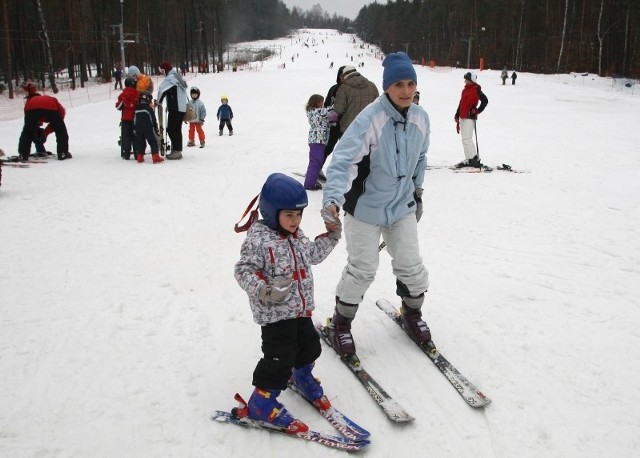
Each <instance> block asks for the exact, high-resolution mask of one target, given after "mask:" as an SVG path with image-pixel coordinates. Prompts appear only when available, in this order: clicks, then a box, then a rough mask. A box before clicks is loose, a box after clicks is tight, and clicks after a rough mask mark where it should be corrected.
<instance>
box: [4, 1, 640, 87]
mask: <svg viewBox="0 0 640 458" xmlns="http://www.w3.org/2000/svg"><path fill="white" fill-rule="evenodd" d="M0 1H1V2H2V10H1V11H0V13H1V15H2V20H1V21H0V27H1V28H2V31H0V40H1V41H2V44H1V45H0V92H3V91H4V90H5V89H6V88H8V89H9V92H10V96H11V97H13V88H14V87H15V86H16V85H18V84H20V82H21V81H24V80H26V79H32V80H34V81H39V82H40V84H41V85H45V84H47V85H50V86H51V87H52V89H53V91H54V92H56V78H61V77H62V76H63V75H64V78H67V79H68V80H70V81H71V85H72V87H74V88H75V85H76V84H80V85H83V84H84V83H85V82H87V81H90V80H93V81H109V80H110V79H111V75H112V71H113V69H114V68H115V67H116V66H124V67H126V66H129V65H137V66H138V67H139V68H140V69H141V71H143V72H145V73H149V74H155V73H157V66H158V64H159V62H161V61H164V60H167V61H170V62H172V63H173V65H174V66H178V65H187V66H188V67H189V68H190V69H191V70H193V69H194V68H196V69H198V71H202V72H208V71H223V70H225V69H226V68H228V65H229V52H228V51H229V49H230V48H231V47H233V45H234V44H235V43H239V42H246V41H254V40H259V39H265V40H268V39H272V38H275V37H281V36H286V35H288V34H289V33H290V31H291V30H292V29H298V28H303V27H308V28H331V29H337V30H340V31H342V32H354V33H356V34H358V35H359V36H360V38H362V39H363V40H365V41H367V42H369V43H373V44H377V45H378V46H380V48H381V49H382V50H383V51H384V52H391V51H397V50H404V51H406V52H407V53H408V54H409V55H410V56H411V57H412V58H413V59H414V60H415V61H416V62H418V63H425V62H427V63H430V64H431V65H447V66H453V65H459V66H465V67H468V68H478V67H484V68H502V67H505V66H506V67H508V68H510V69H515V70H518V71H528V72H536V73H560V72H590V73H597V74H599V75H602V76H607V75H609V76H613V75H624V76H628V77H637V76H638V75H639V74H640V64H639V62H638V55H637V49H638V45H639V44H640V43H639V39H640V37H639V31H640V2H638V1H637V0H396V1H393V0H389V1H388V2H384V0H378V1H377V2H374V3H371V4H369V5H367V6H365V7H363V8H362V9H361V10H360V12H359V14H358V16H357V18H356V19H355V20H354V21H351V20H349V19H347V18H344V17H340V16H337V15H332V16H331V15H329V14H328V13H327V12H325V11H323V9H322V6H321V4H320V3H318V4H316V5H314V6H313V7H312V8H311V9H310V10H308V11H303V10H301V9H300V8H297V7H294V8H292V9H289V8H288V7H287V6H286V5H285V4H284V3H283V2H282V1H281V0H181V1H177V0H83V1H74V0H25V1H12V0H0Z"/></svg>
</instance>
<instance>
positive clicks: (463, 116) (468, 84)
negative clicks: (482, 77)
mask: <svg viewBox="0 0 640 458" xmlns="http://www.w3.org/2000/svg"><path fill="white" fill-rule="evenodd" d="M477 80H478V77H477V76H476V74H475V73H471V72H467V73H465V75H464V89H463V90H462V95H461V96H460V103H459V104H458V109H457V110H456V114H455V116H454V119H455V121H456V131H457V132H458V133H459V134H460V137H461V138H462V147H463V148H464V157H465V160H464V161H462V162H460V163H459V164H456V166H455V167H456V168H458V169H461V168H464V167H477V168H482V163H481V162H480V157H479V155H478V149H477V148H476V146H475V144H474V143H473V132H474V131H475V128H476V119H477V118H478V115H479V114H480V113H482V112H483V111H484V109H485V108H486V106H487V104H488V103H489V99H487V96H486V95H484V93H483V92H482V88H481V87H480V85H479V84H478V83H477ZM478 102H480V106H478Z"/></svg>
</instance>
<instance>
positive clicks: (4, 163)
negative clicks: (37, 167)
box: [0, 161, 29, 169]
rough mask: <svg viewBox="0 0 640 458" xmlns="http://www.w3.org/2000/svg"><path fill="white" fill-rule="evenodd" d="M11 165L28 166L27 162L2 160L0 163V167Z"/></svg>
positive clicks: (19, 167)
mask: <svg viewBox="0 0 640 458" xmlns="http://www.w3.org/2000/svg"><path fill="white" fill-rule="evenodd" d="M5 166H6V167H13V168H16V169H28V168H29V164H27V163H26V162H4V161H3V162H2V163H1V164H0V167H5Z"/></svg>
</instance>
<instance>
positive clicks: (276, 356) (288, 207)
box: [235, 173, 342, 432]
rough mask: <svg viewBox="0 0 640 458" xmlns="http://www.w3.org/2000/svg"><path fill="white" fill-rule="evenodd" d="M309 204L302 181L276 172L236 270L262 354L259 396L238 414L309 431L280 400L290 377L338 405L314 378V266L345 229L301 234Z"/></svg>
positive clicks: (319, 402)
mask: <svg viewBox="0 0 640 458" xmlns="http://www.w3.org/2000/svg"><path fill="white" fill-rule="evenodd" d="M307 203H308V201H307V193H306V191H305V189H304V187H303V186H302V185H301V184H300V183H299V182H298V181H296V180H294V179H293V178H291V177H288V176H286V175H283V174H281V173H274V174H272V175H270V176H269V177H268V178H267V181H266V182H265V183H264V185H263V187H262V191H261V192H260V200H259V205H258V208H259V210H260V214H261V215H262V218H263V219H262V220H258V221H256V222H255V223H253V224H251V226H250V228H249V230H248V233H247V237H246V239H245V240H244V242H243V243H242V248H241V250H240V260H239V261H238V262H237V263H236V265H235V278H236V280H237V281H238V284H239V285H240V287H242V289H244V290H245V291H246V292H247V295H248V296H249V303H250V305H251V311H252V313H253V319H254V321H255V322H256V323H257V324H259V325H260V326H261V332H262V352H263V357H262V359H260V361H259V362H258V364H257V365H256V368H255V370H254V371H253V382H252V384H253V386H254V387H255V389H254V391H253V394H252V395H251V398H250V399H249V402H248V404H247V405H246V406H244V407H242V408H241V409H239V410H238V412H239V415H241V416H248V417H249V418H252V419H254V420H260V421H264V422H268V423H271V424H274V425H277V426H279V427H284V428H287V429H288V430H289V431H290V432H303V431H307V430H308V427H307V425H305V424H304V423H302V422H301V421H300V420H296V419H294V418H293V417H292V416H291V414H289V412H287V410H286V409H285V408H284V407H283V405H282V404H281V403H280V402H278V399H277V398H278V396H279V395H280V391H281V390H284V389H285V388H286V387H287V383H288V382H289V380H290V379H291V380H292V381H293V383H294V384H295V385H296V387H297V388H298V389H300V390H301V391H302V393H304V395H305V396H306V397H307V398H308V399H309V400H311V401H312V402H313V403H314V404H315V405H316V406H318V407H319V408H321V409H328V408H330V407H331V404H330V403H329V400H328V399H327V398H326V396H324V392H323V390H322V387H321V386H320V384H319V382H318V381H317V380H316V379H315V377H314V376H313V374H312V373H311V370H312V369H313V365H314V361H315V360H316V359H317V358H318V357H319V356H320V353H321V347H320V338H319V337H318V333H317V332H316V330H315V327H314V325H313V321H312V320H311V314H312V311H313V309H314V308H315V306H314V294H313V275H312V273H311V266H312V265H315V264H319V263H320V262H322V261H324V260H325V259H326V257H327V256H328V255H329V253H331V251H332V250H333V248H334V247H335V246H336V245H337V244H338V240H339V239H340V237H341V235H342V224H341V223H340V221H339V220H334V221H332V222H326V223H325V227H326V228H327V232H326V233H323V234H321V235H319V236H318V237H316V238H315V240H310V239H308V238H307V237H306V236H305V234H304V232H302V229H300V222H301V220H302V211H303V209H304V208H305V207H306V206H307ZM254 214H255V211H254ZM236 230H237V231H238V229H236Z"/></svg>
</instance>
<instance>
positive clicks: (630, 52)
mask: <svg viewBox="0 0 640 458" xmlns="http://www.w3.org/2000/svg"><path fill="white" fill-rule="evenodd" d="M355 27H356V30H357V31H358V33H359V35H361V37H362V38H363V39H365V40H366V41H368V42H370V43H374V44H378V45H379V46H380V47H381V48H382V49H383V51H385V52H389V51H392V50H393V51H396V50H404V51H407V53H408V54H409V55H410V56H412V58H413V59H416V60H422V59H423V58H424V59H425V60H426V61H427V62H428V61H435V62H436V63H437V64H438V65H456V64H457V63H460V65H462V66H465V67H470V68H478V67H479V65H480V60H481V59H482V61H483V63H484V66H485V68H494V69H497V68H503V67H505V66H506V67H508V68H511V69H515V70H518V71H529V72H535V73H565V72H589V73H597V74H598V75H601V76H607V75H609V76H613V75H625V76H635V77H637V76H638V75H639V74H640V61H639V60H638V57H639V56H638V52H637V51H638V48H639V45H640V2H639V1H637V0H395V1H393V0H389V1H388V2H387V3H383V2H380V3H373V4H370V5H368V6H365V7H364V8H362V9H361V10H360V12H359V14H358V17H357V18H356V20H355Z"/></svg>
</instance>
